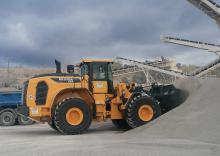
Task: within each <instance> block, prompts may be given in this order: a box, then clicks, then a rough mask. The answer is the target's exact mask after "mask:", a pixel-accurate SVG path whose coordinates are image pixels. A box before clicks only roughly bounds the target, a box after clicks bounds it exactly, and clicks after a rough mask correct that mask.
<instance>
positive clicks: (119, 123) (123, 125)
mask: <svg viewBox="0 0 220 156" xmlns="http://www.w3.org/2000/svg"><path fill="white" fill-rule="evenodd" d="M112 123H113V125H114V126H115V127H116V128H118V129H121V130H129V129H131V127H130V126H129V125H128V123H127V122H126V120H125V119H113V120H112Z"/></svg>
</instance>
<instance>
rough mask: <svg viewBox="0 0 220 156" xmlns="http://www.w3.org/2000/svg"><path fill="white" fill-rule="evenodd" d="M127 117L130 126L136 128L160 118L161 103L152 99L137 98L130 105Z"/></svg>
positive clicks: (145, 97)
mask: <svg viewBox="0 0 220 156" xmlns="http://www.w3.org/2000/svg"><path fill="white" fill-rule="evenodd" d="M126 115H127V116H126V121H127V123H128V125H129V126H131V127H132V128H136V127H139V126H142V125H144V124H146V123H148V122H150V121H152V120H153V119H155V118H157V117H159V116H160V115H161V109H160V105H159V103H158V102H157V101H155V100H153V99H152V98H150V97H148V96H137V97H134V98H133V100H131V101H130V102H129V103H128V106H127V110H126Z"/></svg>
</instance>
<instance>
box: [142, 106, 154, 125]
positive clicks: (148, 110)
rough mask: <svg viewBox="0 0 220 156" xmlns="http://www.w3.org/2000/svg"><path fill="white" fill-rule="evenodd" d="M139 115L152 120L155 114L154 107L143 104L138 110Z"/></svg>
mask: <svg viewBox="0 0 220 156" xmlns="http://www.w3.org/2000/svg"><path fill="white" fill-rule="evenodd" d="M138 115H139V118H140V119H141V120H142V121H145V122H147V121H150V120H151V119H152V118H153V116H154V111H153V109H152V107H151V106H149V105H143V106H141V107H140V108H139V110H138Z"/></svg>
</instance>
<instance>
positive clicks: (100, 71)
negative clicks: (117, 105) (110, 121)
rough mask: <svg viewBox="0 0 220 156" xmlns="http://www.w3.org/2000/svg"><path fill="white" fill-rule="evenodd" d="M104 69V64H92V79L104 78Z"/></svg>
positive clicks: (105, 75) (105, 74)
mask: <svg viewBox="0 0 220 156" xmlns="http://www.w3.org/2000/svg"><path fill="white" fill-rule="evenodd" d="M106 71H107V70H106V65H105V64H93V80H106V77H107V73H106Z"/></svg>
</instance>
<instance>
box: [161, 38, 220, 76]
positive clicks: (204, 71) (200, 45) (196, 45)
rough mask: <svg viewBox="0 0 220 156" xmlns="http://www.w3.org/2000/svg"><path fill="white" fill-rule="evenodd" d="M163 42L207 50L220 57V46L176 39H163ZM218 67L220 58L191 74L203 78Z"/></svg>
mask: <svg viewBox="0 0 220 156" xmlns="http://www.w3.org/2000/svg"><path fill="white" fill-rule="evenodd" d="M161 40H162V41H163V42H165V43H172V44H178V45H183V46H187V47H192V48H197V49H203V50H207V51H209V52H212V53H216V54H217V55H218V56H220V45H216V44H209V43H204V42H198V41H191V40H185V39H180V38H174V37H161ZM218 67H220V58H218V59H216V60H214V61H213V62H211V63H209V64H207V65H206V66H204V67H202V68H200V69H198V70H196V71H194V72H193V73H192V74H191V76H196V77H202V76H204V75H206V74H208V73H209V72H210V71H213V70H215V69H217V68H218Z"/></svg>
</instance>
